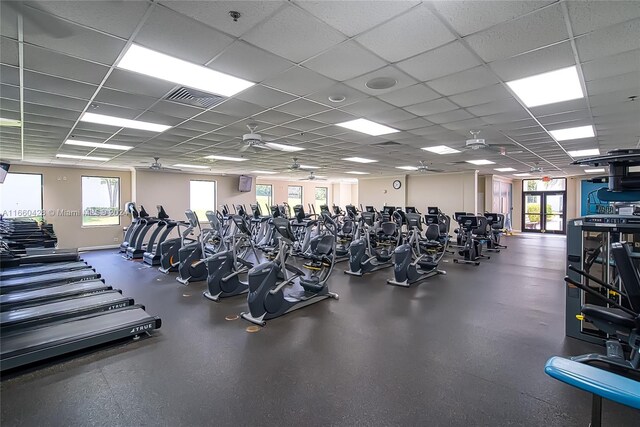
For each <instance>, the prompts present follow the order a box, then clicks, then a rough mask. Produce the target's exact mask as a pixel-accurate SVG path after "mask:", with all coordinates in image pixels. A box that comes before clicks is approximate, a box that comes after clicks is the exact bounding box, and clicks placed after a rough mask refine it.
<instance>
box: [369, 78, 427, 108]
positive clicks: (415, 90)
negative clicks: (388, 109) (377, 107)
mask: <svg viewBox="0 0 640 427" xmlns="http://www.w3.org/2000/svg"><path fill="white" fill-rule="evenodd" d="M439 97H440V95H438V94H437V93H436V92H434V91H433V90H432V89H430V88H428V87H426V86H425V85H423V84H417V85H413V86H409V87H405V88H402V89H398V90H395V91H393V92H388V93H385V94H383V95H380V96H379V98H380V99H382V100H383V101H386V102H388V103H389V104H392V105H395V106H396V107H406V106H407V105H413V104H418V103H421V102H426V101H431V100H432V99H436V98H439Z"/></svg>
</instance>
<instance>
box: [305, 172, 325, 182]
mask: <svg viewBox="0 0 640 427" xmlns="http://www.w3.org/2000/svg"><path fill="white" fill-rule="evenodd" d="M326 180H327V178H323V177H320V176H316V175H314V173H313V171H311V172H309V176H308V177H306V178H302V179H301V180H300V181H326Z"/></svg>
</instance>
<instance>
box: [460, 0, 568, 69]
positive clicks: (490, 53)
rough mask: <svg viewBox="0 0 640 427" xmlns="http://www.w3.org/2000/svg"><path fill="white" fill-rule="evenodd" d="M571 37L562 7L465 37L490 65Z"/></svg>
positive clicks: (541, 11) (549, 8)
mask: <svg viewBox="0 0 640 427" xmlns="http://www.w3.org/2000/svg"><path fill="white" fill-rule="evenodd" d="M568 37H569V35H568V33H567V27H566V25H565V22H564V18H563V15H562V10H561V7H560V5H559V4H557V5H553V6H550V7H547V8H544V9H542V10H540V11H537V12H534V13H531V14H529V15H526V16H524V17H522V18H519V19H515V20H513V21H509V22H505V23H503V24H500V25H497V26H495V27H492V28H490V29H488V30H485V31H482V32H480V33H477V34H474V35H471V36H469V37H466V38H465V40H466V41H467V43H469V45H470V46H471V48H473V49H474V50H475V51H476V53H477V54H478V55H480V56H481V57H482V59H484V60H485V61H487V62H491V61H495V60H496V59H501V58H507V57H509V56H512V55H516V54H519V53H523V52H526V51H529V50H532V49H536V48H539V47H543V46H547V45H549V44H551V43H555V42H558V41H561V40H566V39H567V38H568Z"/></svg>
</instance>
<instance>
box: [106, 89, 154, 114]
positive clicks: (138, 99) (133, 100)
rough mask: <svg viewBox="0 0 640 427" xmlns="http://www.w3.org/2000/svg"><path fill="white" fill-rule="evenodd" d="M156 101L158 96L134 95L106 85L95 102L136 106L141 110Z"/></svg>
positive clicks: (129, 106) (128, 106)
mask: <svg viewBox="0 0 640 427" xmlns="http://www.w3.org/2000/svg"><path fill="white" fill-rule="evenodd" d="M156 101H157V99H156V98H151V97H148V96H143V95H133V94H129V93H126V92H120V91H117V90H112V89H107V88H104V87H103V88H102V89H101V90H100V92H98V95H97V96H96V97H95V103H96V104H98V105H101V104H111V105H118V106H122V107H127V108H136V109H139V110H145V109H147V108H149V107H151V106H152V105H153V104H154V103H155V102H156Z"/></svg>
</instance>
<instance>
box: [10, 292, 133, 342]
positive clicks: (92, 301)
mask: <svg viewBox="0 0 640 427" xmlns="http://www.w3.org/2000/svg"><path fill="white" fill-rule="evenodd" d="M129 305H133V299H132V298H127V297H124V296H122V294H121V293H120V292H117V291H108V292H100V293H97V294H91V295H85V296H76V297H74V298H67V299H62V300H54V301H51V302H49V303H47V304H40V305H35V306H32V307H24V308H17V309H15V310H12V311H5V312H3V313H0V325H1V326H2V328H3V332H4V331H6V330H8V329H9V328H11V329H13V328H16V327H19V328H25V327H31V326H34V325H36V324H42V323H48V322H53V321H57V320H62V319H66V318H69V317H76V316H83V315H85V314H89V313H94V312H99V311H109V310H115V309H118V308H123V307H127V306H129Z"/></svg>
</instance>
